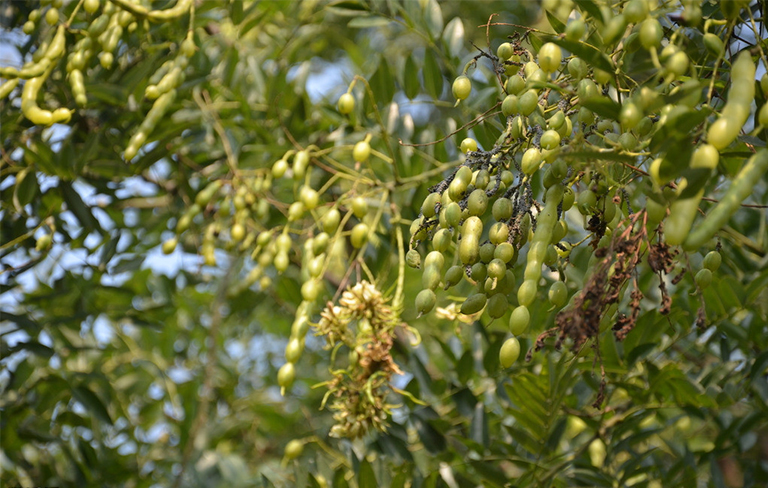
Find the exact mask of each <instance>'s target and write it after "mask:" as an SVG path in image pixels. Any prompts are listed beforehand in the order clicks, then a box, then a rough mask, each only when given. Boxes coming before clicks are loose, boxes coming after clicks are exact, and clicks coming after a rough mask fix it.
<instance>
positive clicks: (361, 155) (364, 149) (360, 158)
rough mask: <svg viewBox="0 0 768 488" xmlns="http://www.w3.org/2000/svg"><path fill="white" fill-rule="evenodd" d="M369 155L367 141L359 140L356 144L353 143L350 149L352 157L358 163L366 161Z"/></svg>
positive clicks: (369, 146)
mask: <svg viewBox="0 0 768 488" xmlns="http://www.w3.org/2000/svg"><path fill="white" fill-rule="evenodd" d="M370 156H371V145H370V144H369V143H368V142H367V141H360V142H358V143H357V144H355V147H354V148H353V149H352V159H354V160H355V161H357V162H358V163H364V162H366V161H368V158H369V157H370Z"/></svg>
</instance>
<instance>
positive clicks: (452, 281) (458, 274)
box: [443, 265, 464, 290]
mask: <svg viewBox="0 0 768 488" xmlns="http://www.w3.org/2000/svg"><path fill="white" fill-rule="evenodd" d="M463 276H464V267H463V266H459V265H456V266H451V267H450V268H448V271H446V272H445V277H444V278H443V282H444V284H445V289H446V290H447V289H448V288H450V287H452V286H454V285H456V284H457V283H458V282H460V281H461V278H462V277H463Z"/></svg>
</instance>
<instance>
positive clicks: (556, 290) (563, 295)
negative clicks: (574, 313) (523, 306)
mask: <svg viewBox="0 0 768 488" xmlns="http://www.w3.org/2000/svg"><path fill="white" fill-rule="evenodd" d="M547 296H548V297H549V302H550V303H551V304H552V305H554V306H556V307H562V306H563V305H565V302H566V301H567V300H568V288H567V287H566V286H565V283H564V282H562V281H555V282H554V283H552V286H550V287H549V292H548V293H547Z"/></svg>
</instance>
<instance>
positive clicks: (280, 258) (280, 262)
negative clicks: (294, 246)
mask: <svg viewBox="0 0 768 488" xmlns="http://www.w3.org/2000/svg"><path fill="white" fill-rule="evenodd" d="M289 263H290V260H289V259H288V253H287V252H284V251H281V252H278V253H277V255H276V256H275V259H274V265H275V269H276V270H277V271H278V272H280V273H282V272H283V271H285V270H286V269H288V264H289Z"/></svg>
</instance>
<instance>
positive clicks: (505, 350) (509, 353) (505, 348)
mask: <svg viewBox="0 0 768 488" xmlns="http://www.w3.org/2000/svg"><path fill="white" fill-rule="evenodd" d="M519 357H520V342H519V341H518V340H517V339H516V338H514V337H510V338H509V339H507V340H506V341H504V344H502V345H501V349H500V350H499V362H500V363H501V366H502V367H503V368H505V369H506V368H509V367H510V366H512V365H513V364H515V361H517V358H519Z"/></svg>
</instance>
